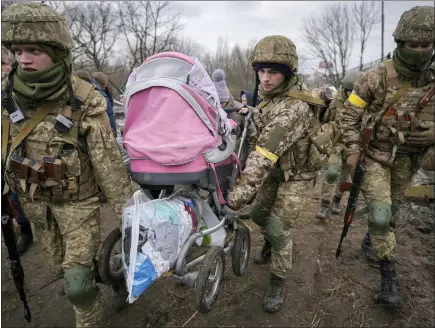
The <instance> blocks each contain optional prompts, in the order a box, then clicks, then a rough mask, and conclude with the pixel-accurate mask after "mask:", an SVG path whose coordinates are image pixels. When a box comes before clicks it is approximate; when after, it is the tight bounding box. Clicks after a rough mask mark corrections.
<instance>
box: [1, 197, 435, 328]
mask: <svg viewBox="0 0 435 328" xmlns="http://www.w3.org/2000/svg"><path fill="white" fill-rule="evenodd" d="M311 194H312V193H311ZM317 202H318V201H317V200H316V199H314V198H313V199H312V200H311V201H310V202H309V204H308V206H307V209H306V212H305V213H303V215H302V217H301V218H300V220H299V222H298V223H297V225H296V226H295V228H294V244H293V245H294V246H293V252H294V257H293V258H294V263H293V272H292V274H291V275H290V277H289V279H288V281H287V289H286V302H285V306H284V309H283V310H282V311H281V312H279V313H276V314H267V313H265V312H263V310H262V298H263V295H264V292H265V290H266V288H267V287H266V286H267V282H268V277H269V271H268V265H261V266H258V265H255V264H254V263H252V259H251V262H250V266H249V272H248V274H247V276H245V277H236V276H234V275H233V273H232V269H231V261H230V258H229V257H228V258H227V265H226V272H225V280H224V281H223V285H222V289H221V293H220V295H219V299H218V301H217V303H216V305H215V307H214V308H213V309H212V311H211V312H210V313H208V314H200V313H197V312H196V309H195V307H194V305H193V304H194V303H193V290H192V289H190V288H189V287H187V286H182V285H179V284H178V283H177V282H175V281H174V279H171V278H165V279H163V280H161V281H159V282H158V283H157V284H156V285H154V286H153V287H151V288H150V289H149V290H148V292H147V293H146V294H145V295H142V296H141V297H140V298H139V299H138V300H137V301H136V302H135V303H134V304H132V305H129V306H128V307H127V308H125V309H123V310H121V311H120V312H115V311H114V310H113V309H112V308H111V307H110V300H111V294H110V291H109V288H108V287H105V286H103V287H102V289H103V292H104V294H105V296H106V298H107V302H108V306H107V308H106V313H105V318H104V326H105V327H152V326H154V327H155V326H167V327H181V326H186V327H206V326H208V327H236V326H237V327H239V326H240V327H260V326H262V327H284V326H285V327H290V326H291V327H294V326H303V327H322V326H323V327H325V326H327V327H382V326H390V327H405V326H406V327H434V326H435V319H434V318H435V313H434V306H435V305H434V304H435V303H434V301H435V300H434V298H435V296H434V295H435V293H434V287H435V276H434V275H435V270H434V269H435V268H434V249H435V242H434V233H433V230H432V229H433V220H434V219H433V207H432V208H428V207H423V208H421V207H420V208H419V207H416V206H415V205H413V206H411V205H410V204H408V205H407V206H406V207H405V208H403V209H402V211H401V217H400V219H399V220H398V221H397V225H396V236H397V242H398V245H397V270H398V274H399V277H400V281H401V284H402V295H403V298H404V308H403V309H402V310H399V311H397V312H388V311H386V310H384V309H383V308H382V307H381V306H379V305H377V304H375V303H374V301H373V292H374V289H375V286H376V284H377V282H378V280H379V270H378V268H376V267H373V266H370V265H369V264H367V263H366V262H365V260H364V259H363V257H362V254H361V250H360V244H361V240H362V238H363V236H364V233H365V231H366V223H365V222H363V221H359V222H358V221H357V222H355V223H354V224H353V226H352V227H351V229H350V232H349V234H348V237H347V238H346V240H345V242H344V250H343V253H342V255H341V257H340V259H339V260H336V259H335V256H334V255H335V249H336V246H337V242H338V239H339V237H340V233H341V229H342V218H341V217H339V216H334V217H333V218H332V220H330V221H328V222H326V223H324V222H320V221H318V220H317V219H315V218H314V212H315V209H316V206H317ZM343 204H344V202H343ZM416 217H417V219H416ZM416 220H417V221H416ZM246 222H247V224H248V225H249V226H250V227H251V228H252V235H251V237H252V248H251V258H252V256H253V254H254V253H255V252H256V251H258V250H259V249H260V248H261V245H262V236H261V235H260V233H259V230H258V229H257V228H256V227H255V225H254V224H253V223H252V222H250V221H246ZM115 225H116V222H115V219H114V216H113V213H112V212H111V210H110V209H108V207H107V205H104V206H103V210H102V235H103V237H104V236H106V235H107V234H108V233H109V232H110V231H111V229H112V228H114V227H115ZM428 227H429V228H428ZM431 230H432V231H431ZM5 257H6V252H5V248H4V247H3V246H2V285H1V289H2V293H1V296H2V297H1V302H2V310H1V323H2V327H30V326H31V325H30V324H27V323H26V322H25V321H24V319H23V316H22V313H23V312H22V306H21V303H20V301H19V297H18V294H17V292H16V291H15V288H14V285H13V283H12V281H11V279H10V276H9V274H8V270H7V269H6V265H5V264H6V263H7V262H6V259H5ZM22 261H23V265H24V269H25V272H26V278H27V281H26V291H27V296H28V299H29V304H30V307H31V310H32V314H33V325H34V326H35V327H72V326H74V313H73V309H72V306H71V305H70V304H69V302H68V300H67V299H66V297H65V296H62V295H61V294H60V293H59V291H60V290H61V289H62V280H56V278H55V277H53V276H50V275H49V274H48V273H47V270H46V268H45V265H44V259H43V254H41V249H40V247H39V245H38V243H34V245H33V246H32V248H31V249H30V250H29V252H28V253H27V254H25V255H24V256H23V258H22Z"/></svg>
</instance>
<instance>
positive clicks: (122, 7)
mask: <svg viewBox="0 0 435 328" xmlns="http://www.w3.org/2000/svg"><path fill="white" fill-rule="evenodd" d="M171 4H172V3H171V2H170V1H122V2H119V3H118V7H119V8H118V16H119V19H120V25H119V30H120V32H121V33H122V34H123V35H124V38H125V42H126V44H127V52H128V53H127V56H128V58H129V66H130V70H132V69H133V68H134V67H135V66H137V65H138V64H140V63H142V62H143V61H144V60H145V59H146V58H147V57H149V56H152V55H154V54H156V53H159V52H162V51H167V50H170V49H172V48H173V47H174V45H175V44H176V42H177V40H176V36H175V34H176V32H178V31H180V30H181V24H180V21H179V19H180V14H179V13H178V12H176V13H172V12H171V10H170V9H171V8H170V6H171Z"/></svg>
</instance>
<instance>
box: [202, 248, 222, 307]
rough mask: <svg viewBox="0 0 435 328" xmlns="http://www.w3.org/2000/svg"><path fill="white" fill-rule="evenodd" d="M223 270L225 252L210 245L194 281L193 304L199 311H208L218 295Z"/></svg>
mask: <svg viewBox="0 0 435 328" xmlns="http://www.w3.org/2000/svg"><path fill="white" fill-rule="evenodd" d="M224 271H225V252H224V251H223V249H222V248H220V247H211V248H210V249H209V250H208V252H207V253H206V254H205V257H204V262H203V263H202V264H201V267H200V269H199V273H198V277H197V278H196V279H197V280H196V282H195V305H196V308H197V310H198V311H199V312H201V313H207V312H209V311H210V310H211V309H212V307H213V305H214V304H215V302H216V299H217V297H218V295H219V290H220V286H221V283H222V279H223V277H224Z"/></svg>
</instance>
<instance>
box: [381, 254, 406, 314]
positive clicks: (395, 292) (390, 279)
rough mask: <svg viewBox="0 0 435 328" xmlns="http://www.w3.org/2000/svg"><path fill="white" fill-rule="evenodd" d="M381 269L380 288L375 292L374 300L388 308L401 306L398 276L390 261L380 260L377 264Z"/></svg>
mask: <svg viewBox="0 0 435 328" xmlns="http://www.w3.org/2000/svg"><path fill="white" fill-rule="evenodd" d="M379 268H380V271H381V289H380V291H379V292H377V293H376V294H375V301H377V302H379V303H382V304H384V305H385V306H386V307H388V308H390V309H397V308H400V307H401V306H402V299H401V297H400V294H399V289H400V285H399V278H398V277H397V274H396V269H395V267H394V263H393V262H392V261H387V260H382V261H380V265H379Z"/></svg>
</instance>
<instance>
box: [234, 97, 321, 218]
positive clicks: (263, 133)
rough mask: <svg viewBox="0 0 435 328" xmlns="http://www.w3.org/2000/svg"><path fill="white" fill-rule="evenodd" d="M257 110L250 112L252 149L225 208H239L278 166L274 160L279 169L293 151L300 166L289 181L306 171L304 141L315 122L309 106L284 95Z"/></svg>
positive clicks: (264, 101)
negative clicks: (254, 139) (253, 136)
mask: <svg viewBox="0 0 435 328" xmlns="http://www.w3.org/2000/svg"><path fill="white" fill-rule="evenodd" d="M260 108H261V109H260ZM260 108H255V109H254V110H253V112H254V122H255V125H256V127H257V129H258V130H259V132H260V133H259V136H258V141H257V144H256V149H255V151H253V152H251V153H250V154H249V156H248V159H247V163H246V168H245V170H244V171H243V173H242V175H241V177H240V179H239V180H238V181H237V182H236V184H235V185H234V186H233V188H232V190H231V192H230V194H229V196H228V205H229V206H230V207H231V208H233V209H240V208H241V207H243V205H245V204H246V202H248V201H249V199H251V198H252V197H253V196H254V194H255V193H256V192H257V190H258V189H259V187H260V186H261V184H262V182H263V180H264V179H265V177H266V176H267V175H268V174H269V173H270V172H271V171H272V170H273V169H274V168H275V167H276V165H278V164H277V163H278V160H280V162H279V163H280V164H281V167H282V164H283V159H284V157H287V156H286V155H288V154H289V153H293V150H296V149H299V150H301V153H300V154H301V156H300V157H299V158H298V159H297V160H299V161H302V162H303V163H301V162H299V163H298V164H299V165H298V168H297V172H293V173H292V174H291V176H292V179H297V178H302V177H303V176H304V175H305V174H306V173H308V172H309V171H310V169H309V168H308V166H306V165H304V164H306V162H307V160H308V156H307V155H308V151H307V149H306V147H305V146H306V143H307V142H306V139H307V137H308V133H309V130H310V129H311V128H312V126H313V125H312V124H313V120H314V118H315V115H314V113H313V111H312V109H311V108H310V105H309V104H308V103H306V102H304V101H302V100H299V99H296V98H293V97H289V96H287V93H285V94H282V95H278V96H275V97H274V98H272V99H268V100H266V99H265V100H263V102H262V104H261V107H260ZM304 167H305V168H304ZM308 175H310V176H309V177H308V176H306V178H312V176H311V172H310V173H309V174H308Z"/></svg>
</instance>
